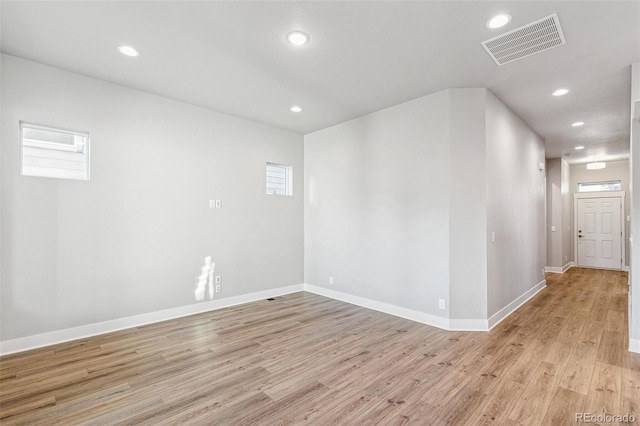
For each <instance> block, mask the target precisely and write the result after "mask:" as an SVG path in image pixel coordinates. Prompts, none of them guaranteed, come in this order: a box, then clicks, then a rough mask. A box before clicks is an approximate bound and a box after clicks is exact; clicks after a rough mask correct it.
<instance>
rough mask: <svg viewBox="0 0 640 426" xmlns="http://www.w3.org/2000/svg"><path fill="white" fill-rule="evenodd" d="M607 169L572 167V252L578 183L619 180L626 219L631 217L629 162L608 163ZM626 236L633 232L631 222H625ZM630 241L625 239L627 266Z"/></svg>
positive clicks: (582, 166)
mask: <svg viewBox="0 0 640 426" xmlns="http://www.w3.org/2000/svg"><path fill="white" fill-rule="evenodd" d="M606 163H607V167H605V168H604V169H600V170H587V165H586V164H576V165H573V166H571V184H570V187H569V188H570V191H569V192H570V194H571V218H572V219H571V241H572V245H571V247H572V250H573V247H574V246H575V232H573V217H574V211H573V204H574V203H573V196H574V194H576V193H577V192H578V183H588V182H603V181H608V180H619V181H620V190H621V191H625V192H626V197H625V206H624V211H625V219H626V216H627V215H629V214H630V213H629V211H630V208H631V204H630V198H631V197H630V196H629V195H630V194H629V161H628V160H621V161H607V162H606ZM624 226H625V235H627V237H628V236H629V233H630V232H631V228H630V222H629V221H627V220H625V223H624ZM629 248H630V247H629V239H628V238H626V239H625V252H626V258H625V265H627V266H628V265H629Z"/></svg>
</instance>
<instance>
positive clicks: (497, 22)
mask: <svg viewBox="0 0 640 426" xmlns="http://www.w3.org/2000/svg"><path fill="white" fill-rule="evenodd" d="M510 21H511V15H507V14H502V15H496V16H494V17H493V18H491V19H489V20H488V21H487V28H489V29H492V30H495V29H496V28H500V27H504V26H505V25H507V24H508V23H509V22H510Z"/></svg>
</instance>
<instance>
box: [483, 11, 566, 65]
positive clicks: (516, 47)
mask: <svg viewBox="0 0 640 426" xmlns="http://www.w3.org/2000/svg"><path fill="white" fill-rule="evenodd" d="M565 43H566V42H565V39H564V34H562V28H560V21H559V20H558V15H557V14H555V13H554V14H553V15H550V16H547V17H546V18H542V19H540V20H538V21H535V22H532V23H530V24H528V25H524V26H522V27H520V28H516V29H515V30H512V31H509V32H508V33H504V34H502V35H499V36H498V37H494V38H492V39H489V40H486V41H483V42H482V43H481V44H482V47H484V50H486V51H487V53H488V54H489V56H491V59H493V61H494V62H495V63H496V64H498V66H502V65H504V64H508V63H509V62H513V61H517V60H518V59H522V58H526V57H528V56H531V55H535V54H537V53H540V52H544V51H545V50H549V49H553V48H554V47H558V46H562V45H563V44H565Z"/></svg>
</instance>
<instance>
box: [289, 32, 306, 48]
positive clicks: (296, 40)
mask: <svg viewBox="0 0 640 426" xmlns="http://www.w3.org/2000/svg"><path fill="white" fill-rule="evenodd" d="M287 41H288V42H289V43H291V44H293V45H295V46H302V45H303V44H307V42H308V41H309V36H308V35H307V34H305V33H303V32H302V31H292V32H290V33H289V34H287Z"/></svg>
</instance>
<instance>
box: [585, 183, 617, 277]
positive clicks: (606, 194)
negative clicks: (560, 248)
mask: <svg viewBox="0 0 640 426" xmlns="http://www.w3.org/2000/svg"><path fill="white" fill-rule="evenodd" d="M626 196H627V194H626V193H625V191H599V192H576V193H575V194H573V258H574V259H575V260H576V266H580V265H578V231H577V229H578V200H581V199H585V198H586V199H589V198H620V231H621V232H622V236H621V237H620V246H621V251H620V256H621V257H622V259H621V260H622V261H621V262H620V268H617V269H616V271H624V268H625V265H624V261H625V259H626V258H627V253H626V250H625V248H626V239H627V235H626V234H627V232H626V226H625V224H626V222H625V220H624V218H625V209H624V202H625V197H626ZM598 269H600V268H598Z"/></svg>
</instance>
